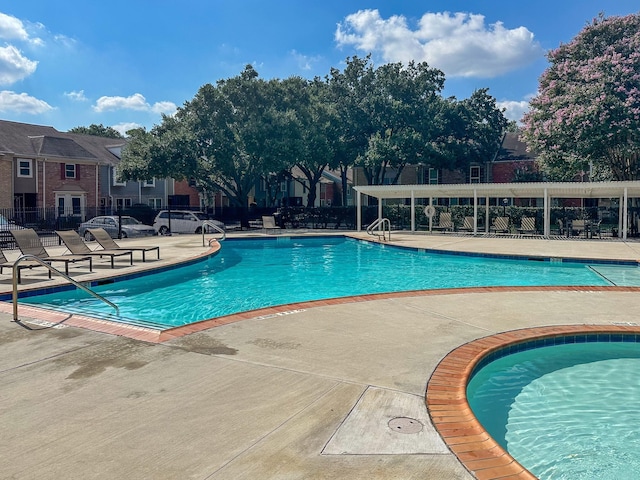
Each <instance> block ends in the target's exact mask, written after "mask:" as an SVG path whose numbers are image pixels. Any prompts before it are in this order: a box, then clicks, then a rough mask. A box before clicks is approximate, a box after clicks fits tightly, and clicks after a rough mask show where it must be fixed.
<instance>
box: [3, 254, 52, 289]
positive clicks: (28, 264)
mask: <svg viewBox="0 0 640 480" xmlns="http://www.w3.org/2000/svg"><path fill="white" fill-rule="evenodd" d="M14 263H15V262H10V261H9V260H7V257H5V256H4V253H3V252H2V250H0V274H2V271H3V270H4V269H5V268H10V269H11V270H12V271H13V265H14ZM36 267H43V268H46V267H44V265H42V264H41V263H40V262H37V261H36V260H23V261H21V262H20V263H19V264H18V283H22V276H21V275H20V272H21V271H22V270H24V269H26V268H28V269H32V268H36ZM49 278H51V270H49Z"/></svg>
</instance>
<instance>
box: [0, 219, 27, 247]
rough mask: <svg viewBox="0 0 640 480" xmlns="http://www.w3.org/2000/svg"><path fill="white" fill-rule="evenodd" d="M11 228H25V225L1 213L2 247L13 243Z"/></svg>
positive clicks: (0, 242)
mask: <svg viewBox="0 0 640 480" xmlns="http://www.w3.org/2000/svg"><path fill="white" fill-rule="evenodd" d="M11 230H24V227H22V226H20V225H18V224H16V223H15V222H12V221H10V220H9V219H8V218H7V217H5V216H4V215H2V214H0V247H9V246H12V245H13V242H14V240H13V235H11Z"/></svg>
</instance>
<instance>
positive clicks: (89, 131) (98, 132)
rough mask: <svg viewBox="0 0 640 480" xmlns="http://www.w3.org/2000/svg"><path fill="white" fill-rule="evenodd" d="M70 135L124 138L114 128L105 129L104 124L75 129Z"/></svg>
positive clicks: (93, 124) (70, 131)
mask: <svg viewBox="0 0 640 480" xmlns="http://www.w3.org/2000/svg"><path fill="white" fill-rule="evenodd" d="M69 133H80V134H82V135H95V136H96V137H106V138H124V136H123V135H122V134H121V133H120V132H118V131H117V130H116V129H115V128H113V127H105V126H104V125H102V124H99V125H96V124H95V123H92V124H91V125H89V126H88V127H73V128H72V129H71V130H69Z"/></svg>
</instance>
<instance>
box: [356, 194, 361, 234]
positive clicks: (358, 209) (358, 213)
mask: <svg viewBox="0 0 640 480" xmlns="http://www.w3.org/2000/svg"><path fill="white" fill-rule="evenodd" d="M360 195H362V194H361V193H360V192H358V191H356V230H357V231H358V232H361V231H362V197H361V196H360Z"/></svg>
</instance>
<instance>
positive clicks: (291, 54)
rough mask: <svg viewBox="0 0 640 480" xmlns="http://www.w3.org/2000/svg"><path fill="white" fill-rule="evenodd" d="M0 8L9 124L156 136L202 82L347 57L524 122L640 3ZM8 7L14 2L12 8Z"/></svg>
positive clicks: (327, 1) (309, 69) (2, 84)
mask: <svg viewBox="0 0 640 480" xmlns="http://www.w3.org/2000/svg"><path fill="white" fill-rule="evenodd" d="M2 3H4V5H2V4H0V119H3V120H11V121H18V122H25V123H34V124H39V125H50V126H53V127H55V128H57V129H58V130H60V131H66V130H68V129H70V128H73V127H76V126H88V125H90V124H92V123H96V124H103V125H105V126H111V127H114V128H116V129H117V130H119V131H121V132H124V131H126V130H128V129H129V128H133V127H137V126H144V127H146V128H151V127H152V126H153V125H155V124H158V123H160V122H161V115H162V114H163V113H164V114H169V115H170V114H172V113H173V112H175V109H176V108H177V107H179V106H181V105H182V104H184V102H186V101H189V100H191V99H192V98H193V96H194V95H195V94H196V92H197V91H198V88H200V86H202V85H204V84H206V83H215V82H216V81H217V80H219V79H223V78H229V77H233V76H236V75H238V74H239V73H240V72H241V71H242V70H243V68H244V66H245V65H247V64H252V65H253V66H254V67H255V69H256V70H257V71H258V73H259V74H260V76H261V77H262V78H265V79H269V78H286V77H289V76H294V75H295V76H303V77H307V78H313V77H314V76H320V77H324V76H325V75H327V74H328V73H329V71H330V69H331V68H332V67H335V68H339V69H342V68H344V61H345V59H346V58H347V57H350V56H354V55H358V56H365V55H367V54H368V53H371V54H372V58H373V59H374V62H375V64H376V65H380V64H382V63H386V62H397V61H401V62H403V63H407V62H408V61H410V60H412V59H413V60H416V61H427V62H428V63H429V65H430V66H431V67H435V68H439V69H440V70H442V71H444V73H445V76H446V83H445V91H444V92H443V94H444V95H445V96H455V97H457V98H458V99H464V98H467V97H469V96H470V95H471V93H472V92H473V91H474V90H476V89H479V88H485V87H486V88H489V93H490V94H491V95H493V96H494V97H495V98H496V100H497V101H498V103H499V105H501V106H503V107H505V108H506V114H507V116H508V117H509V118H511V119H513V120H518V119H519V118H520V117H521V116H522V113H523V112H524V111H525V110H526V108H527V101H528V99H529V98H531V96H533V95H535V93H536V89H537V86H538V77H539V76H540V74H541V73H542V72H543V71H544V69H545V68H546V67H547V61H546V58H545V52H547V51H549V50H550V49H554V48H556V47H558V46H559V45H560V44H561V43H567V42H569V41H570V40H571V39H572V38H573V37H574V36H575V35H576V34H577V33H578V32H579V31H580V30H581V29H582V28H583V27H584V26H585V25H586V24H587V23H589V22H590V21H591V20H592V19H593V18H594V17H596V16H597V15H598V14H599V13H600V12H604V13H605V14H606V15H607V16H614V15H626V14H630V13H639V12H640V6H639V5H638V2H637V0H608V1H607V2H603V1H594V0H561V1H558V0H555V1H549V0H538V1H537V2H518V1H513V0H510V1H503V0H492V1H455V0H454V1H451V0H449V1H445V0H443V1H419V0H384V1H382V0H378V1H368V2H367V1H360V0H323V1H320V2H315V1H311V0H270V1H265V0H182V1H176V0H154V1H152V0H128V1H122V0H110V1H108V2H97V1H87V0H83V1H80V0H65V1H64V2H55V1H51V0H20V1H19V2H18V1H15V2H2ZM7 3H9V4H8V5H7Z"/></svg>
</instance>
